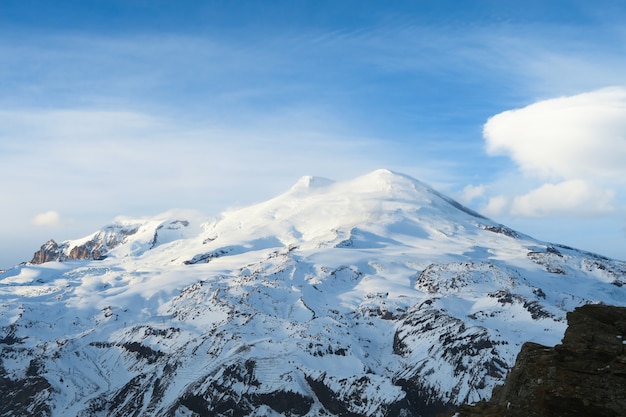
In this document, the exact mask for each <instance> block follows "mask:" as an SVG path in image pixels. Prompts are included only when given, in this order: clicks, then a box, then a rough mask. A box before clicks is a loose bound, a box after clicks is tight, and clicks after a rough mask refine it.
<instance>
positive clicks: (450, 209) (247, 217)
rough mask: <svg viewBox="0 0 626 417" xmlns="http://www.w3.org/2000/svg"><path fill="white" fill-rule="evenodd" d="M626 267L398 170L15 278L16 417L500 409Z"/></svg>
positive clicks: (4, 325)
mask: <svg viewBox="0 0 626 417" xmlns="http://www.w3.org/2000/svg"><path fill="white" fill-rule="evenodd" d="M625 283H626V263H624V262H620V261H616V260H611V259H608V258H605V257H602V256H599V255H595V254H591V253H587V252H583V251H579V250H576V249H573V248H570V247H567V246H563V245H556V244H549V243H546V242H540V241H537V240H535V239H533V238H531V237H529V236H526V235H523V234H522V233H519V232H517V231H513V230H511V229H509V228H507V227H506V226H503V225H501V224H497V223H495V222H493V221H491V220H489V219H487V218H485V217H483V216H481V215H480V214H478V213H475V212H473V211H471V210H469V209H467V208H465V207H463V206H461V205H460V204H458V203H457V202H455V201H453V200H452V199H450V198H448V197H446V196H444V195H442V194H440V193H438V192H437V191H435V190H433V189H432V188H430V187H428V186H426V185H424V184H423V183H421V182H419V181H417V180H414V179H412V178H409V177H407V176H404V175H401V174H396V173H393V172H390V171H387V170H379V171H375V172H373V173H371V174H369V175H365V176H362V177H359V178H356V179H354V180H351V181H347V182H339V183H336V182H332V181H330V180H326V179H320V178H314V177H305V178H302V179H301V180H300V181H298V183H297V184H295V185H294V186H293V187H292V188H291V190H289V191H288V192H286V193H285V194H283V195H280V196H278V197H276V198H274V199H272V200H269V201H266V202H264V203H261V204H257V205H254V206H251V207H247V208H243V209H237V210H231V211H228V212H226V213H223V214H222V215H221V217H220V218H219V219H217V220H214V221H205V220H202V219H201V218H199V217H198V216H197V215H187V213H181V212H171V213H166V214H164V215H162V216H158V217H155V218H149V219H139V220H120V221H119V222H118V223H116V224H114V225H111V226H108V227H105V228H104V229H102V230H100V231H98V232H96V233H94V234H92V235H90V236H88V237H85V238H83V239H79V240H75V241H67V242H62V243H60V244H58V243H56V242H54V241H51V242H47V243H46V244H45V245H44V246H42V248H41V250H40V251H38V252H37V253H36V254H35V256H34V258H33V260H32V262H30V263H27V264H24V265H20V266H16V267H14V268H12V269H9V270H7V271H5V272H4V273H2V274H1V275H0V360H1V362H0V415H3V416H23V415H39V416H47V415H51V416H70V415H71V416H84V417H86V416H177V417H182V416H196V415H201V416H220V415H224V416H320V415H327V416H428V415H434V414H435V413H437V412H439V411H443V410H446V409H450V407H453V406H454V405H455V404H459V403H461V402H471V401H476V400H479V399H483V398H485V397H488V396H489V394H490V393H491V389H492V387H493V386H494V384H497V383H500V382H502V380H503V378H504V376H505V375H506V373H507V371H508V369H509V368H510V367H511V366H512V365H513V363H514V360H515V356H516V354H517V353H518V351H519V349H520V346H521V344H522V343H523V342H525V341H534V342H537V343H541V344H545V345H554V344H556V343H558V342H559V341H560V339H561V337H562V336H563V332H564V330H565V326H566V323H565V313H566V312H567V311H570V310H572V309H573V308H574V307H576V306H579V305H582V304H586V303H599V302H603V303H607V304H615V305H626V287H624V284H625Z"/></svg>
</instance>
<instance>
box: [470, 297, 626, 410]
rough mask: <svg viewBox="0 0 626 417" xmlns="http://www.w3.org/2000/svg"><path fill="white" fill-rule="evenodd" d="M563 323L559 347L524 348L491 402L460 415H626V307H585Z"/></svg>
mask: <svg viewBox="0 0 626 417" xmlns="http://www.w3.org/2000/svg"><path fill="white" fill-rule="evenodd" d="M567 320H568V323H569V327H568V328H567V331H566V332H565V336H564V338H563V342H562V344H560V345H557V346H555V347H553V348H549V347H546V346H542V345H538V344H536V343H526V344H524V345H523V346H522V350H521V351H520V353H519V355H518V357H517V361H516V363H515V366H514V367H513V369H512V370H511V372H510V373H509V375H508V376H507V378H506V381H505V383H504V385H503V386H499V387H496V388H495V389H494V391H493V395H492V397H491V400H489V401H488V402H485V401H481V402H479V403H477V404H475V405H473V406H470V405H463V406H461V408H460V410H459V413H458V415H459V416H460V417H487V416H506V417H518V416H519V417H522V416H523V417H530V416H546V417H565V416H598V417H603V416H606V417H617V416H624V415H626V308H625V307H612V306H606V305H598V304H596V305H591V304H589V305H585V306H583V307H579V308H577V309H576V310H574V311H573V312H570V313H568V315H567Z"/></svg>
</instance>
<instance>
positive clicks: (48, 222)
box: [31, 210, 61, 226]
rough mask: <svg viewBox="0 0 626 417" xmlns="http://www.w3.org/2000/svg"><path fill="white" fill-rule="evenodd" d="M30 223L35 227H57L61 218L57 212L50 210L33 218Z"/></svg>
mask: <svg viewBox="0 0 626 417" xmlns="http://www.w3.org/2000/svg"><path fill="white" fill-rule="evenodd" d="M31 223H32V224H34V225H35V226H58V225H59V224H60V223H61V216H60V215H59V213H58V212H56V211H53V210H50V211H46V212H45V213H39V214H38V215H36V216H35V217H33V219H32V220H31Z"/></svg>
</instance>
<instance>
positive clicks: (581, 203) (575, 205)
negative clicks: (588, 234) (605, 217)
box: [510, 180, 615, 217]
mask: <svg viewBox="0 0 626 417" xmlns="http://www.w3.org/2000/svg"><path fill="white" fill-rule="evenodd" d="M614 200H615V192H613V191H612V190H606V189H601V188H598V187H596V186H594V185H593V184H592V183H590V182H588V181H583V180H569V181H564V182H561V183H558V184H544V185H542V186H541V187H539V188H537V189H535V190H532V191H530V192H529V193H527V194H524V195H521V196H517V197H515V198H513V201H512V203H511V207H510V213H511V214H512V215H514V216H526V217H541V216H546V215H556V214H559V215H583V216H584V215H599V214H606V213H610V212H612V211H614V210H615V201H614Z"/></svg>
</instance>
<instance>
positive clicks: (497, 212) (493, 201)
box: [481, 195, 509, 217]
mask: <svg viewBox="0 0 626 417" xmlns="http://www.w3.org/2000/svg"><path fill="white" fill-rule="evenodd" d="M508 207H509V199H508V198H507V197H506V196H503V195H499V196H495V197H490V198H489V201H488V202H487V205H486V206H485V207H483V208H482V209H481V212H482V213H484V214H486V215H487V216H494V217H497V216H501V215H502V214H503V213H504V212H505V211H507V210H508Z"/></svg>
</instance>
